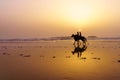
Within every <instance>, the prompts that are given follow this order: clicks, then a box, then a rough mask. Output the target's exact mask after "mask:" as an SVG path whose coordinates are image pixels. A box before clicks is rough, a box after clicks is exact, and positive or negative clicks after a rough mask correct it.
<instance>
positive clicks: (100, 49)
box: [0, 40, 120, 80]
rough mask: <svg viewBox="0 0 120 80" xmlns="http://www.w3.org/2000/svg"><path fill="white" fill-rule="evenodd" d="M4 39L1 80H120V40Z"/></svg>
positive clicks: (0, 55)
mask: <svg viewBox="0 0 120 80" xmlns="http://www.w3.org/2000/svg"><path fill="white" fill-rule="evenodd" d="M72 43H73V42H72V41H71V40H66V41H39V42H4V43H3V42H1V43H0V80H120V41H88V45H87V49H86V50H85V51H84V52H83V53H82V54H81V56H79V57H78V54H77V53H74V55H73V53H72V51H74V50H75V47H74V46H73V45H72Z"/></svg>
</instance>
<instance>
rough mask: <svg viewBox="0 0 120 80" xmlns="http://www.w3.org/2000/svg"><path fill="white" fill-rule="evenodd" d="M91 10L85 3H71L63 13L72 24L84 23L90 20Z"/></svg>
mask: <svg viewBox="0 0 120 80" xmlns="http://www.w3.org/2000/svg"><path fill="white" fill-rule="evenodd" d="M92 13H93V10H92V9H91V8H90V7H89V6H86V5H78V6H77V5H73V6H68V8H66V10H65V12H64V14H65V16H64V17H66V19H67V20H68V21H69V22H71V23H72V24H74V25H86V24H88V23H89V22H90V20H91V19H92V17H93V15H92Z"/></svg>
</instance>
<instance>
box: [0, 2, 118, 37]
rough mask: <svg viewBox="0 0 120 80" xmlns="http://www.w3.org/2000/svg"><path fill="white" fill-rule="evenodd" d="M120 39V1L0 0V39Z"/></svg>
mask: <svg viewBox="0 0 120 80" xmlns="http://www.w3.org/2000/svg"><path fill="white" fill-rule="evenodd" d="M76 31H82V33H83V35H84V36H89V35H96V36H98V37H120V0H0V39H1V38H42V37H53V36H69V35H71V34H72V33H75V32H76Z"/></svg>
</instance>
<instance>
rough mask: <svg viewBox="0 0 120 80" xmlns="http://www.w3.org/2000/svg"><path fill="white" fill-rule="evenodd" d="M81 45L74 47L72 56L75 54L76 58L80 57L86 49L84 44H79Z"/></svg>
mask: <svg viewBox="0 0 120 80" xmlns="http://www.w3.org/2000/svg"><path fill="white" fill-rule="evenodd" d="M81 45H82V46H81ZM81 45H74V50H73V51H72V54H73V55H74V54H75V53H76V54H77V57H81V55H82V53H83V52H84V51H85V50H86V49H87V45H86V44H81Z"/></svg>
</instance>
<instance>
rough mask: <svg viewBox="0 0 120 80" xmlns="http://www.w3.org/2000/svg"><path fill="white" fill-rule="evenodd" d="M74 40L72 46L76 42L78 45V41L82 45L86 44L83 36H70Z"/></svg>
mask: <svg viewBox="0 0 120 80" xmlns="http://www.w3.org/2000/svg"><path fill="white" fill-rule="evenodd" d="M71 37H73V38H74V43H73V45H75V42H77V44H79V40H81V41H82V42H83V43H86V42H87V39H86V38H85V37H84V36H78V35H74V34H72V36H71Z"/></svg>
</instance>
